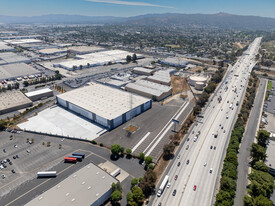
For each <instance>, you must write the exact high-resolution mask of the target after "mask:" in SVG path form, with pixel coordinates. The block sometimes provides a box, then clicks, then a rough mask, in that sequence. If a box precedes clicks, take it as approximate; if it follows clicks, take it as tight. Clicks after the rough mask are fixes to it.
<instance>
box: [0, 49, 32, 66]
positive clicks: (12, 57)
mask: <svg viewBox="0 0 275 206" xmlns="http://www.w3.org/2000/svg"><path fill="white" fill-rule="evenodd" d="M12 63H26V64H28V63H31V60H30V59H29V58H27V57H24V56H20V55H18V54H16V53H13V52H3V53H0V65H4V64H12Z"/></svg>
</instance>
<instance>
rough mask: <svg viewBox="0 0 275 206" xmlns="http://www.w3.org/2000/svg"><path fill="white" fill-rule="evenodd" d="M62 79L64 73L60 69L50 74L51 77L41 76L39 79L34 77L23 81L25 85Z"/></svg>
mask: <svg viewBox="0 0 275 206" xmlns="http://www.w3.org/2000/svg"><path fill="white" fill-rule="evenodd" d="M61 79H62V74H60V72H59V71H58V70H56V71H55V75H53V76H50V77H40V78H38V79H33V80H29V81H23V84H24V86H25V87H27V86H29V85H34V84H40V83H46V82H53V81H55V80H61Z"/></svg>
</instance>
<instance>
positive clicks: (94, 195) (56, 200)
mask: <svg viewBox="0 0 275 206" xmlns="http://www.w3.org/2000/svg"><path fill="white" fill-rule="evenodd" d="M117 182H118V181H117V180H116V179H115V178H114V177H112V176H111V175H110V174H108V173H107V172H105V171H104V170H102V169H101V168H99V167H97V166H96V165H94V164H92V163H90V164H88V165H87V166H85V167H84V168H82V169H80V170H78V171H77V172H75V173H74V174H72V175H71V176H69V177H68V178H66V179H65V180H63V181H62V182H60V183H59V184H57V185H55V186H54V187H52V188H51V189H49V190H48V191H46V192H44V193H43V194H41V195H39V196H38V197H36V198H35V199H33V200H31V201H30V202H29V203H27V204H26V206H37V205H39V206H49V205H51V206H60V205H66V206H75V205H91V206H98V205H101V204H103V203H104V202H105V201H106V200H107V199H108V198H109V197H110V196H111V194H112V189H111V185H112V183H117Z"/></svg>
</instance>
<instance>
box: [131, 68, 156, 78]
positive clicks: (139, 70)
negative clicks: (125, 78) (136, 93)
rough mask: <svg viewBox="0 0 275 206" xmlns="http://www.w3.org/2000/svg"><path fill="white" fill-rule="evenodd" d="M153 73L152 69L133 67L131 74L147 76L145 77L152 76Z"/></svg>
mask: <svg viewBox="0 0 275 206" xmlns="http://www.w3.org/2000/svg"><path fill="white" fill-rule="evenodd" d="M154 72H155V71H154V70H152V69H146V68H143V67H135V68H134V69H133V73H136V74H141V75H147V76H150V75H152V74H153V73H154Z"/></svg>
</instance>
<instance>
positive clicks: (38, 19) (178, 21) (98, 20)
mask: <svg viewBox="0 0 275 206" xmlns="http://www.w3.org/2000/svg"><path fill="white" fill-rule="evenodd" d="M0 23H28V24H29V23H91V24H130V25H146V26H150V25H154V26H156V25H159V26H164V25H174V26H183V27H193V28H196V27H198V28H202V27H211V28H227V29H253V30H275V18H267V17H259V16H242V15H233V14H227V13H217V14H176V13H165V14H147V15H141V16H134V17H112V16H102V17H101V16H81V15H63V14H52V15H43V16H32V17H20V16H3V15H0Z"/></svg>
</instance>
